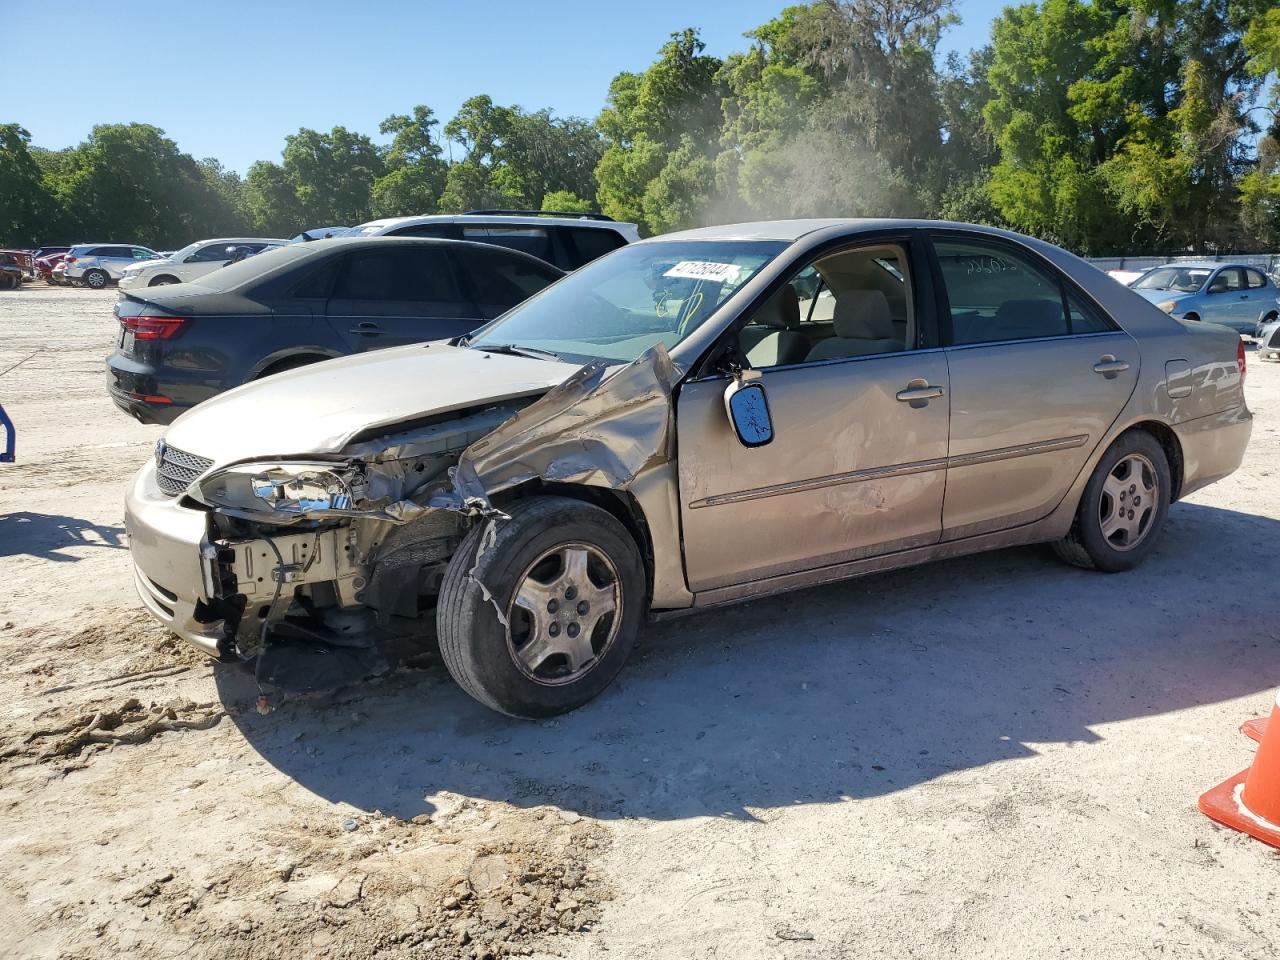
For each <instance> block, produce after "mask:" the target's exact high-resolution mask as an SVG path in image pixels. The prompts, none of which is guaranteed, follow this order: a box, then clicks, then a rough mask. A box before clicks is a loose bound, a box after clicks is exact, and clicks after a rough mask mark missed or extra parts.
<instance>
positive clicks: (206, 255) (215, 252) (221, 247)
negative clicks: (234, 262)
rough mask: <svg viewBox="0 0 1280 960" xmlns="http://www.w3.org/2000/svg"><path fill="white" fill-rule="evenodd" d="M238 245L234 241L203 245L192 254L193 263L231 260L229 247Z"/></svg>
mask: <svg viewBox="0 0 1280 960" xmlns="http://www.w3.org/2000/svg"><path fill="white" fill-rule="evenodd" d="M233 246H238V244H233V243H211V244H209V245H208V246H207V247H201V248H200V249H199V250H197V251H196V252H195V254H194V255H192V257H191V260H192V262H193V263H210V262H215V261H221V260H230V259H231V258H230V257H229V256H228V255H227V247H233Z"/></svg>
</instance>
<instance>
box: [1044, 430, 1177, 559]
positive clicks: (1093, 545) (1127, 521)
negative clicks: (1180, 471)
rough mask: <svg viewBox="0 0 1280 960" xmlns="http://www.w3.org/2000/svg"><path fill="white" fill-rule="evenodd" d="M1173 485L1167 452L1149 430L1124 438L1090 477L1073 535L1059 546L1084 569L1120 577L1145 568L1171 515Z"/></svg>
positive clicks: (1060, 552) (1057, 548)
mask: <svg viewBox="0 0 1280 960" xmlns="http://www.w3.org/2000/svg"><path fill="white" fill-rule="evenodd" d="M1172 491H1173V481H1172V478H1171V475H1170V472H1169V460H1168V458H1167V457H1166V456H1165V452H1164V448H1163V447H1162V446H1160V444H1159V442H1158V441H1157V440H1156V439H1155V437H1153V436H1151V434H1149V433H1147V432H1145V431H1143V430H1130V431H1128V432H1127V433H1122V434H1121V435H1120V436H1119V437H1118V438H1117V439H1116V442H1115V443H1113V444H1112V445H1111V447H1110V448H1109V449H1108V450H1107V452H1106V453H1105V454H1103V456H1102V459H1101V460H1100V461H1098V465H1097V466H1096V467H1095V468H1094V471H1093V475H1092V476H1091V477H1090V478H1089V482H1088V484H1086V485H1085V488H1084V496H1082V497H1081V498H1080V506H1079V507H1078V508H1077V509H1076V517H1075V522H1074V523H1073V524H1072V525H1071V531H1070V532H1069V533H1068V534H1067V535H1066V536H1065V537H1063V538H1062V539H1061V540H1059V541H1058V542H1057V543H1055V544H1054V549H1055V551H1056V552H1057V554H1058V556H1059V557H1061V558H1062V559H1063V560H1065V561H1067V562H1068V563H1071V564H1074V565H1076V566H1078V567H1087V568H1090V569H1094V570H1101V571H1103V572H1104V573H1118V572H1120V571H1121V570H1130V569H1132V568H1133V567H1136V566H1137V565H1138V564H1139V563H1141V562H1142V561H1143V560H1144V559H1146V556H1147V554H1148V553H1150V552H1151V550H1152V549H1153V548H1154V546H1155V542H1156V538H1157V537H1158V536H1159V534H1160V528H1161V527H1163V526H1164V519H1165V516H1166V515H1167V514H1168V512H1169V499H1170V495H1171V493H1172Z"/></svg>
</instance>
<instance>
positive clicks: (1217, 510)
mask: <svg viewBox="0 0 1280 960" xmlns="http://www.w3.org/2000/svg"><path fill="white" fill-rule="evenodd" d="M114 297H115V294H114V292H112V291H108V292H101V293H94V292H91V291H85V290H62V289H56V288H47V287H43V286H40V285H29V286H28V287H26V288H25V289H24V290H23V291H21V292H17V293H0V331H3V333H4V336H3V339H2V340H0V371H2V370H4V369H5V368H6V367H8V366H9V365H10V364H13V363H17V362H18V361H20V360H23V359H24V358H26V357H28V356H29V355H31V356H30V359H26V360H25V362H23V363H22V364H21V365H20V366H18V367H17V368H16V369H14V370H12V371H11V372H9V373H7V374H4V375H3V377H2V378H0V401H2V402H3V403H4V405H5V407H6V409H8V410H9V412H10V414H11V415H12V416H13V418H14V420H15V421H16V422H17V424H18V429H19V447H18V455H19V463H18V464H17V465H14V466H4V467H0V584H2V585H3V586H2V588H0V656H2V657H3V662H4V668H3V672H2V673H0V717H2V718H3V719H2V720H0V957H5V958H9V957H15V958H16V957H22V958H31V957H40V958H43V957H50V958H52V957H68V958H79V957H115V956H130V957H136V958H144V960H145V958H161V957H179V956H181V957H189V958H204V957H210V958H241V957H243V958H248V957H275V956H279V957H330V956H334V957H352V958H364V957H373V956H377V957H387V958H400V957H431V958H435V957H441V958H454V957H474V958H480V957H501V956H506V955H519V954H533V955H535V956H564V957H569V958H581V960H585V958H601V957H626V958H628V960H631V958H636V960H643V958H659V957H661V958H666V957H719V958H726V960H727V958H732V960H753V958H813V960H817V958H832V957H873V956H875V957H880V956H892V957H908V956H917V957H941V956H959V957H965V958H975V957H997V958H1021V957H1027V956H1051V957H1087V958H1089V960H1097V958H1111V957H1115V958H1130V957H1161V958H1169V957H1174V958H1180V957H1188V958H1190V957H1196V958H1217V957H1222V958H1241V957H1245V958H1272V957H1275V956H1277V955H1278V954H1280V895H1278V891H1280V854H1278V853H1277V852H1276V851H1273V850H1271V849H1270V848H1268V847H1265V846H1263V845H1262V844H1259V843H1257V842H1255V841H1252V840H1249V839H1247V838H1245V837H1243V836H1241V835H1239V834H1236V833H1233V832H1231V831H1228V830H1225V829H1222V828H1219V827H1217V826H1216V825H1214V824H1212V823H1211V822H1210V821H1208V820H1207V819H1205V818H1204V817H1202V816H1201V815H1200V814H1199V813H1198V812H1197V810H1196V805H1195V804H1196V798H1197V796H1198V795H1199V794H1200V793H1201V792H1203V791H1204V790H1206V789H1207V788H1209V787H1210V786H1212V785H1213V784H1215V783H1217V782H1218V781H1219V780H1221V779H1223V778H1225V777H1226V776H1227V775H1229V774H1232V773H1234V772H1236V771H1237V770H1240V769H1242V768H1244V767H1245V766H1247V765H1248V763H1249V762H1250V758H1251V756H1252V744H1251V743H1250V741H1248V740H1246V739H1245V738H1244V737H1243V736H1242V735H1241V734H1240V733H1239V732H1238V731H1237V728H1238V726H1239V724H1240V723H1241V722H1242V721H1244V720H1246V719H1248V718H1250V717H1255V716H1260V715H1264V714H1265V713H1266V711H1268V710H1269V708H1270V704H1271V702H1272V697H1273V695H1274V691H1275V688H1276V686H1277V685H1278V684H1280V590H1278V589H1277V586H1276V575H1277V574H1276V572H1277V570H1280V536H1278V533H1280V496H1278V495H1277V494H1278V493H1280V483H1278V481H1277V477H1278V476H1280V433H1278V432H1277V431H1278V430H1280V364H1263V363H1256V362H1254V363H1251V365H1250V371H1249V379H1248V382H1247V391H1248V397H1249V403H1250V406H1251V407H1252V408H1253V410H1254V412H1255V414H1256V416H1257V419H1256V420H1255V426H1254V433H1253V440H1252V444H1251V447H1250V451H1249V454H1248V457H1247V459H1246V462H1245V465H1244V467H1243V469H1242V470H1241V471H1240V472H1238V473H1237V474H1236V475H1234V476H1233V477H1231V478H1229V479H1228V480H1226V481H1223V482H1221V483H1219V484H1217V485H1216V486H1213V487H1211V488H1209V489H1207V490H1205V491H1202V492H1201V493H1198V494H1196V495H1194V496H1192V497H1191V498H1190V499H1189V500H1188V501H1187V502H1185V503H1182V504H1179V505H1177V506H1175V507H1174V508H1173V509H1172V511H1171V514H1170V517H1169V524H1168V527H1167V528H1166V530H1165V533H1164V536H1163V538H1162V540H1161V543H1160V545H1159V549H1158V550H1157V551H1156V553H1155V555H1154V556H1153V557H1152V558H1151V559H1150V561H1149V562H1148V563H1147V564H1146V565H1145V566H1144V567H1143V568H1141V569H1140V570H1138V571H1135V572H1132V573H1129V574H1123V575H1118V576H1110V577H1109V576H1104V575H1100V574H1091V573H1087V572H1083V571H1079V570H1075V569H1070V568H1067V567H1064V566H1061V565H1059V564H1058V563H1057V562H1056V561H1055V560H1054V559H1053V558H1052V557H1051V556H1050V555H1049V554H1048V553H1047V552H1046V551H1045V550H1043V549H1039V548H1036V549H1019V550H1009V551H1004V552H1001V553H994V554H990V555H986V556H982V557H978V558H969V559H964V560H957V561H953V562H945V563H938V564H934V565H931V566H927V567H923V568H919V569H916V570H911V571H904V572H899V573H893V574H888V575H882V576H876V577H871V578H867V579H863V580H858V581H853V582H850V583H847V584H842V585H836V586H831V587H826V588H821V589H814V590H808V591H805V592H801V593H796V594H793V595H791V596H787V597H783V598H778V599H773V600H768V601H761V602H757V603H754V604H751V605H748V606H743V607H739V608H736V609H732V610H728V611H722V612H717V613H711V614H706V615H700V616H696V617H689V618H686V619H683V620H677V621H671V622H669V623H666V624H663V625H660V626H657V627H652V628H649V629H648V630H647V631H646V632H645V634H644V635H643V637H642V641H641V644H642V645H641V647H640V649H639V650H638V652H637V654H636V656H635V657H634V658H633V662H632V663H631V664H630V665H629V666H628V667H627V669H626V670H625V671H624V672H623V674H622V676H621V678H620V679H619V682H618V683H616V684H615V685H614V687H613V688H612V689H611V690H610V691H609V692H608V693H606V694H605V695H604V696H603V697H601V698H600V699H599V700H598V701H596V702H595V703H593V704H591V705H590V706H588V707H586V708H585V709H582V710H580V711H578V712H577V713H574V714H572V715H570V716H567V717H563V718H560V719H558V720H554V721H550V722H545V723H537V724H530V723H519V722H516V721H511V720H508V719H505V718H503V717H499V716H496V715H495V714H493V713H490V712H489V711H487V710H485V709H484V708H482V707H480V706H478V705H477V704H475V703H473V702H472V701H471V700H469V699H468V698H467V697H466V696H465V695H464V694H462V693H461V692H460V691H459V690H458V689H456V688H455V687H454V686H453V684H452V683H451V681H450V680H449V678H448V676H447V674H446V673H445V671H444V669H443V667H441V666H440V665H439V663H438V662H437V661H435V660H434V659H433V658H431V657H426V658H424V659H423V661H422V662H420V663H418V664H417V665H416V666H415V667H414V668H412V669H408V668H406V669H402V670H400V671H398V672H396V673H393V674H391V675H390V676H388V677H385V678H383V679H380V680H378V681H377V682H375V683H371V684H369V685H367V686H365V687H362V688H359V689H347V690H344V691H340V692H337V693H332V694H327V695H324V696H313V697H306V698H292V699H285V700H284V701H283V702H281V703H280V705H279V706H278V708H277V709H276V710H275V711H274V712H272V713H270V714H269V715H266V716H263V715H260V714H259V713H258V712H257V711H256V710H255V709H254V697H255V694H256V690H255V689H254V688H253V685H252V683H251V682H250V681H249V680H247V679H246V678H245V677H244V676H243V675H241V674H240V673H239V672H238V671H235V670H229V669H223V668H218V669H215V668H214V667H213V666H212V665H211V664H210V663H209V662H207V661H205V660H203V659H202V658H200V657H198V656H196V655H194V654H192V653H190V652H187V651H186V650H185V649H184V648H183V647H182V646H181V645H180V644H178V643H175V642H174V641H173V640H172V639H171V638H169V637H166V635H165V634H164V632H163V631H162V630H160V629H159V628H158V627H157V626H155V625H153V623H152V622H151V621H149V620H148V619H147V618H146V617H144V616H143V615H142V614H141V613H140V612H139V611H138V604H137V601H136V598H135V596H134V592H133V587H132V584H131V582H130V575H129V563H128V551H127V548H126V545H125V543H124V540H123V529H122V523H121V500H122V496H123V491H124V486H125V483H126V481H127V478H128V477H129V476H130V475H131V473H132V472H133V471H134V470H135V469H136V467H137V466H138V464H139V463H140V462H141V461H142V460H143V459H144V458H146V457H147V456H148V455H149V454H150V451H151V447H152V444H153V443H154V441H155V439H156V438H157V437H158V436H159V435H160V432H161V431H160V428H156V427H144V426H141V425H139V424H137V423H134V422H133V421H132V420H130V419H128V418H127V417H125V416H124V415H123V414H120V413H118V412H117V411H116V410H115V408H114V407H113V406H112V405H111V403H110V401H109V400H108V398H107V396H106V393H105V389H104V385H103V377H104V374H103V366H102V358H103V357H104V356H105V355H106V353H107V352H108V351H109V349H110V347H111V343H112V340H113V337H114V334H115V324H114V321H113V320H112V318H111V313H110V310H111V304H112V302H113V300H114Z"/></svg>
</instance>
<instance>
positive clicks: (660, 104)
mask: <svg viewBox="0 0 1280 960" xmlns="http://www.w3.org/2000/svg"><path fill="white" fill-rule="evenodd" d="M704 49H705V44H704V43H703V42H702V40H701V39H700V38H699V37H698V32H697V31H696V30H692V29H688V30H683V31H681V32H679V33H673V34H672V35H671V39H670V40H669V41H668V42H667V43H666V44H665V45H663V47H662V49H661V51H659V58H658V61H657V62H656V63H654V64H653V65H652V66H650V67H649V68H648V69H647V70H645V71H644V73H640V74H634V73H622V74H619V75H618V76H616V77H615V78H614V79H613V82H612V83H611V84H610V85H609V98H608V101H607V103H606V106H605V108H604V110H603V111H602V112H601V114H600V117H599V118H598V119H597V121H596V123H597V126H599V128H600V130H601V132H602V133H603V134H604V136H605V140H606V143H607V144H608V146H607V147H606V149H605V151H604V153H603V155H602V156H601V158H600V162H599V165H598V166H597V167H596V171H595V173H596V180H597V182H598V185H599V186H598V193H597V196H598V198H599V200H600V208H601V210H602V211H603V212H605V213H607V214H609V215H610V216H612V217H614V218H615V219H618V220H631V221H634V222H636V223H638V224H640V225H641V227H642V229H645V230H647V231H650V232H652V231H654V230H658V229H671V228H674V227H682V226H692V225H694V224H696V223H698V222H700V220H701V219H702V216H703V213H704V211H705V210H706V208H707V207H708V205H709V204H710V203H711V200H712V195H713V192H714V186H715V176H714V171H715V168H714V157H715V155H716V153H718V152H719V139H720V126H721V119H722V118H721V113H720V100H721V97H722V95H723V93H724V87H723V84H722V83H721V81H720V79H719V73H720V68H721V66H722V64H721V61H720V60H719V59H717V58H716V57H709V56H705V55H704V54H703V52H702V51H703V50H704ZM704 159H705V160H706V161H707V163H706V164H704V163H703V162H702V161H703V160H704ZM695 161H696V162H695ZM689 163H693V164H694V168H693V169H690V170H680V169H677V166H678V165H679V164H689ZM708 170H710V173H711V175H710V176H707V175H706V173H707V171H708ZM651 187H652V189H651ZM668 204H670V206H668Z"/></svg>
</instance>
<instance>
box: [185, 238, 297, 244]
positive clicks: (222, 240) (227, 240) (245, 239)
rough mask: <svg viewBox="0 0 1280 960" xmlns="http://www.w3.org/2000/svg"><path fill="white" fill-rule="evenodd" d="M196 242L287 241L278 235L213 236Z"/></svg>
mask: <svg viewBox="0 0 1280 960" xmlns="http://www.w3.org/2000/svg"><path fill="white" fill-rule="evenodd" d="M195 242H196V243H288V242H289V241H288V240H281V239H280V238H278V237H214V238H213V239H212V240H196V241H195Z"/></svg>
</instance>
